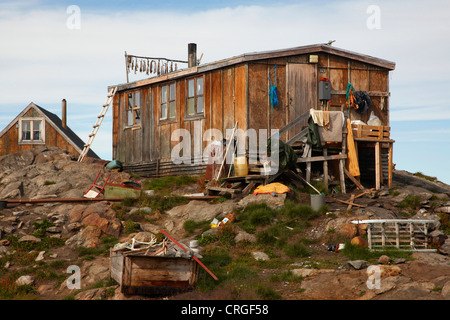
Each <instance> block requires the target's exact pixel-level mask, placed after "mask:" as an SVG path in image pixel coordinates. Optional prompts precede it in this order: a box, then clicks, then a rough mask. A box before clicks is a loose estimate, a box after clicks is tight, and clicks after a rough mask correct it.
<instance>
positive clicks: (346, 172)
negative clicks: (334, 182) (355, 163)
mask: <svg viewBox="0 0 450 320" xmlns="http://www.w3.org/2000/svg"><path fill="white" fill-rule="evenodd" d="M344 172H345V175H346V176H347V177H348V178H349V179H350V180H351V181H352V182H353V183H354V184H355V185H356V186H357V187H358V188H359V189H360V190H365V188H364V186H363V185H362V184H361V183H360V182H359V181H358V180H356V178H355V177H354V176H353V175H352V174H350V172H348V170H347V169H345V168H344Z"/></svg>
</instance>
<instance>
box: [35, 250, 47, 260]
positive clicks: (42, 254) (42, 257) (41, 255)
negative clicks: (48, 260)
mask: <svg viewBox="0 0 450 320" xmlns="http://www.w3.org/2000/svg"><path fill="white" fill-rule="evenodd" d="M44 254H45V251H40V252H39V254H38V256H37V257H36V259H35V260H34V261H36V262H37V261H42V260H44Z"/></svg>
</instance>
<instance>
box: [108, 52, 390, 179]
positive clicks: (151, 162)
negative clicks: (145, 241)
mask: <svg viewBox="0 0 450 320" xmlns="http://www.w3.org/2000/svg"><path fill="white" fill-rule="evenodd" d="M195 48H196V47H195V46H194V49H190V50H188V55H189V62H190V63H189V65H188V67H187V68H186V69H183V70H177V71H172V72H167V73H164V74H160V75H156V76H154V77H150V78H147V79H144V80H139V81H135V82H130V83H125V84H120V85H117V86H111V87H110V88H112V87H117V93H116V95H115V97H114V100H113V159H117V160H120V161H121V162H122V163H123V164H124V168H125V169H126V170H128V171H134V172H136V173H139V174H141V175H143V176H160V175H169V174H198V173H202V172H204V171H205V167H206V164H205V162H202V163H201V164H199V163H197V164H180V165H175V164H174V163H173V162H172V161H171V150H172V149H173V148H174V147H175V146H176V145H177V144H178V143H179V141H177V140H174V141H172V139H171V136H172V134H173V133H174V131H175V130H177V129H186V130H188V131H189V132H190V133H191V136H192V139H194V136H195V135H194V131H195V130H197V129H198V128H200V130H201V133H204V132H205V131H206V130H208V129H219V130H221V131H222V132H223V133H224V136H225V132H226V130H227V129H232V128H233V127H234V126H235V124H236V123H238V128H239V129H243V130H244V131H245V130H248V129H250V128H252V129H256V130H258V129H267V130H269V132H270V130H271V129H280V130H281V129H283V128H288V129H286V130H282V131H281V132H282V134H281V136H280V137H281V140H282V141H284V142H287V141H290V140H291V139H292V138H293V137H295V136H296V135H297V134H298V132H299V131H300V130H301V128H302V127H303V126H306V125H307V120H308V119H307V118H302V119H301V121H297V122H296V123H295V126H294V125H291V126H289V124H292V123H293V122H295V120H296V119H299V117H301V116H302V115H304V114H306V113H308V112H309V110H310V109H317V110H320V109H321V108H324V103H325V105H326V106H327V107H328V108H331V109H333V108H336V110H344V111H348V112H349V116H350V118H351V119H352V120H361V121H364V122H367V120H368V119H369V116H370V113H371V112H374V114H375V115H376V116H378V117H379V119H380V120H381V122H382V125H383V126H386V127H387V128H388V126H389V97H390V92H389V72H390V71H393V70H394V69H395V63H393V62H390V61H387V60H383V59H379V58H375V57H371V56H368V55H364V54H360V53H355V52H350V51H347V50H343V49H339V48H336V47H334V46H331V45H328V44H317V45H308V46H301V47H296V48H290V49H283V50H274V51H267V52H255V53H248V54H243V55H240V56H235V57H231V58H228V59H224V60H220V61H217V62H212V63H206V64H200V65H198V64H197V58H196V50H195ZM324 79H325V80H328V82H329V84H330V85H331V92H330V93H331V95H330V97H329V99H328V98H327V101H324V100H323V99H322V97H321V96H320V95H321V92H320V86H319V83H320V81H321V80H324ZM349 83H350V84H351V85H352V86H353V89H354V90H355V91H365V92H367V93H368V95H369V96H370V98H371V100H372V102H373V107H372V108H371V109H370V110H369V111H370V112H367V113H364V114H360V113H358V112H356V111H355V110H348V108H347V101H346V93H347V85H348V84H349ZM273 85H276V87H277V97H278V105H276V106H272V104H271V98H270V94H269V93H270V90H271V89H270V88H271V86H273ZM199 137H200V138H196V139H201V135H200V136H199ZM199 144H200V145H202V146H203V147H205V146H206V142H205V141H200V142H199ZM361 148H364V146H362V145H361ZM369 149H370V148H369V147H368V150H369ZM361 151H362V152H360V153H359V156H360V157H361V156H362V155H363V154H365V151H364V150H363V149H361ZM382 153H383V154H388V153H387V152H385V150H384V149H383V151H382ZM391 158H392V156H391ZM391 160H392V159H391Z"/></svg>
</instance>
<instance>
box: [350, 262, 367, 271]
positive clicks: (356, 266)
mask: <svg viewBox="0 0 450 320" xmlns="http://www.w3.org/2000/svg"><path fill="white" fill-rule="evenodd" d="M347 263H348V264H349V265H350V266H352V267H353V268H354V269H356V270H361V269H364V268H367V261H365V260H352V261H347Z"/></svg>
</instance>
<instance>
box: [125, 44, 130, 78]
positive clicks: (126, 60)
mask: <svg viewBox="0 0 450 320" xmlns="http://www.w3.org/2000/svg"><path fill="white" fill-rule="evenodd" d="M125 71H126V72H127V83H128V82H129V80H128V54H127V52H126V51H125Z"/></svg>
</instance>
